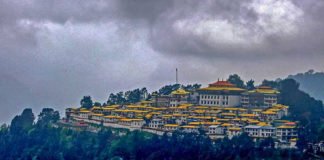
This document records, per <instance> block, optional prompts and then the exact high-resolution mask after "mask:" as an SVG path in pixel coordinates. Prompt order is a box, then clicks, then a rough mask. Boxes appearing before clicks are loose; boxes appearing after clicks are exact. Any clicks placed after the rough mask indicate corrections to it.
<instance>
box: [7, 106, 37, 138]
mask: <svg viewBox="0 0 324 160" xmlns="http://www.w3.org/2000/svg"><path fill="white" fill-rule="evenodd" d="M34 120H35V116H34V113H33V111H32V109H31V108H26V109H24V110H23V112H22V114H21V115H17V116H16V117H15V118H14V119H13V120H12V121H11V125H10V131H11V132H12V133H19V132H20V131H23V130H24V131H26V130H28V129H29V128H31V127H32V125H33V123H34Z"/></svg>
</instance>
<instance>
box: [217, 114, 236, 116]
mask: <svg viewBox="0 0 324 160" xmlns="http://www.w3.org/2000/svg"><path fill="white" fill-rule="evenodd" d="M221 115H222V116H235V115H236V114H234V113H221Z"/></svg>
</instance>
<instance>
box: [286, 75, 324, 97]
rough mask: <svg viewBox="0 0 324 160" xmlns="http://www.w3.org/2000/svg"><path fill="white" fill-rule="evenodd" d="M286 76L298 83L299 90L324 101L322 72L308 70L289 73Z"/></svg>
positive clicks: (323, 77) (323, 76)
mask: <svg viewBox="0 0 324 160" xmlns="http://www.w3.org/2000/svg"><path fill="white" fill-rule="evenodd" d="M288 78H292V79H294V80H296V81H297V82H298V83H300V89H301V90H303V91H305V92H307V93H309V94H310V95H311V96H312V97H314V98H317V99H320V100H322V101H324V72H314V70H309V71H308V72H305V73H298V74H296V75H290V76H288Z"/></svg>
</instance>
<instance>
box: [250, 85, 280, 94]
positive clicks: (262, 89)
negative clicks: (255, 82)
mask: <svg viewBox="0 0 324 160" xmlns="http://www.w3.org/2000/svg"><path fill="white" fill-rule="evenodd" d="M249 93H262V94H279V93H280V92H279V91H277V90H275V89H272V88H270V87H265V86H261V87H259V88H257V89H255V90H252V91H249Z"/></svg>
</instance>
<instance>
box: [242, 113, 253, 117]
mask: <svg viewBox="0 0 324 160" xmlns="http://www.w3.org/2000/svg"><path fill="white" fill-rule="evenodd" d="M240 116H242V117H255V116H256V115H255V114H240Z"/></svg>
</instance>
